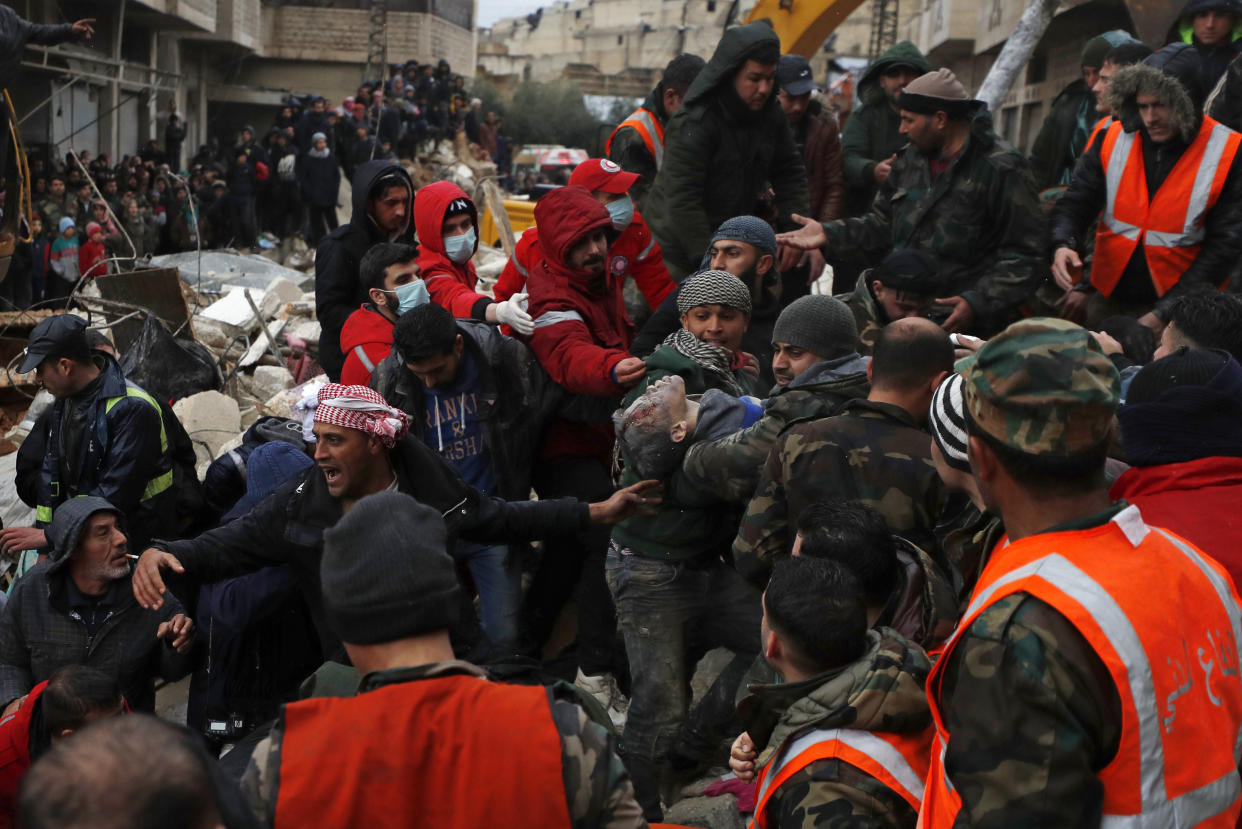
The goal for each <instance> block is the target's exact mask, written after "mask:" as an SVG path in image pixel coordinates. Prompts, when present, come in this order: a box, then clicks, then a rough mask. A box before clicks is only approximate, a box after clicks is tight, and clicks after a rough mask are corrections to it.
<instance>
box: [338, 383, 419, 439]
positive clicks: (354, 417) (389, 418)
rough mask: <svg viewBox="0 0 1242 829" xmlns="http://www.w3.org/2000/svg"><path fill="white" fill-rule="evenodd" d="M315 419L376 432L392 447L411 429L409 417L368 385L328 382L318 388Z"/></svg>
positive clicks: (371, 433)
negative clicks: (390, 404) (343, 384)
mask: <svg viewBox="0 0 1242 829" xmlns="http://www.w3.org/2000/svg"><path fill="white" fill-rule="evenodd" d="M316 403H317V405H316V406H315V422H316V423H329V424H331V425H333V426H343V427H345V428H346V429H357V430H358V431H360V432H365V433H366V434H368V435H375V436H376V437H377V438H379V439H380V442H381V443H383V444H384V446H386V447H387V448H389V449H391V448H393V447H394V446H396V445H397V441H399V440H401V438H402V437H404V436H405V433H406V432H408V431H409V429H410V416H409V415H407V414H406V413H405V412H403V411H401V410H400V409H394V408H393V407H392V406H389V405H388V404H387V403H386V402H385V401H384V398H383V397H381V396H380V395H379V393H378V392H375V391H373V390H372V389H369V388H367V387H366V386H342V385H341V384H340V383H328V384H327V385H325V386H324V387H323V388H321V389H320V390H319V394H318V399H317V401H316Z"/></svg>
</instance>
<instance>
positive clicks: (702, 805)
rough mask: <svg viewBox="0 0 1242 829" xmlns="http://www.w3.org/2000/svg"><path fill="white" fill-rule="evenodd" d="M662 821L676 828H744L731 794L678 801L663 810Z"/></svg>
mask: <svg viewBox="0 0 1242 829" xmlns="http://www.w3.org/2000/svg"><path fill="white" fill-rule="evenodd" d="M664 821H665V823H669V824H674V825H677V826H700V827H704V829H745V827H746V821H745V820H743V819H742V813H741V812H739V811H738V810H737V798H736V797H734V796H733V795H731V794H723V795H720V796H719V797H688V798H686V799H685V800H679V801H677V802H676V803H674V804H673V805H672V806H670V807H668V808H667V809H665V810H664Z"/></svg>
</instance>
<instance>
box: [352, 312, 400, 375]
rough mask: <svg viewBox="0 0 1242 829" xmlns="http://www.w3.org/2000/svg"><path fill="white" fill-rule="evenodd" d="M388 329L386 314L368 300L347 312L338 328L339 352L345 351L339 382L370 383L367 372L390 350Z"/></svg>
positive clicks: (390, 342) (390, 324) (389, 325)
mask: <svg viewBox="0 0 1242 829" xmlns="http://www.w3.org/2000/svg"><path fill="white" fill-rule="evenodd" d="M392 329H393V324H392V323H391V322H389V321H388V317H386V316H384V315H383V314H381V313H380V312H379V311H376V310H375V306H374V305H372V304H371V303H369V302H368V303H366V304H365V305H363V306H362V307H361V308H359V309H358V310H357V311H354V312H353V313H352V314H350V315H349V319H347V320H345V325H344V327H342V328H341V352H342V353H344V355H345V367H344V368H342V369H341V382H342V383H343V384H345V385H347V386H353V385H358V386H369V385H370V384H371V372H372V371H374V370H375V367H376V366H378V365H379V364H380V363H381V362H382V361H383V360H384V358H385V357H387V356H388V355H389V353H391V352H392ZM363 357H365V358H366V359H365V360H363Z"/></svg>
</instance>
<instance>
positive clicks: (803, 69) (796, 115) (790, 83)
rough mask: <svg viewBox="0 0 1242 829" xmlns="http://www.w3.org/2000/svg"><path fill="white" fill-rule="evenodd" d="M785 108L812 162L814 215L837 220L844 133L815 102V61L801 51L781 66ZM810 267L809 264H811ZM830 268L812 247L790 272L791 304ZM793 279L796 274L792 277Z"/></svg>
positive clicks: (841, 206)
mask: <svg viewBox="0 0 1242 829" xmlns="http://www.w3.org/2000/svg"><path fill="white" fill-rule="evenodd" d="M777 78H778V80H779V81H780V92H779V97H780V102H781V109H783V110H785V117H786V118H788V119H789V126H790V129H792V130H793V135H794V140H795V141H796V142H797V143H798V149H800V150H802V158H803V161H804V162H805V163H806V177H807V185H808V188H809V189H810V194H811V215H812V216H814V217H815V218H816V219H818V220H819V221H821V222H831V221H833V220H835V219H839V218H841V217H842V216H843V215H844V214H845V173H844V172H843V170H842V160H843V153H842V150H841V131H840V129H839V128H838V126H837V119H836V117H835V116H834V115H833V114H832V110H830V109H828V108H826V107H824V106H823V105H822V104H820V102H819V101H813V100H811V94H812V93H813V92H815V90H816V89H818V87H817V86H816V84H815V80H814V78H813V77H812V75H811V64H810V63H809V62H808V61H807V59H806V58H804V57H802V56H801V55H782V56H781V62H780V65H779V67H778V68H777ZM808 265H809V268H808V267H807V266H808ZM823 270H824V256H823V254H822V253H821V252H820V251H818V250H812V251H807V253H806V255H805V256H804V257H803V258H802V260H801V262H799V267H798V268H796V269H794V270H793V271H792V272H791V273H787V274H785V283H786V284H785V286H784V290H783V293H782V298H783V300H784V301H785V302H786V303H789V302H792V301H793V300H794V299H797V298H798V297H799V296H802V295H804V294H806V293H808V292H809V291H808V283H809V282H810V281H811V280H814V279H818V278H819V275H820V273H821V272H823ZM791 277H793V278H791Z"/></svg>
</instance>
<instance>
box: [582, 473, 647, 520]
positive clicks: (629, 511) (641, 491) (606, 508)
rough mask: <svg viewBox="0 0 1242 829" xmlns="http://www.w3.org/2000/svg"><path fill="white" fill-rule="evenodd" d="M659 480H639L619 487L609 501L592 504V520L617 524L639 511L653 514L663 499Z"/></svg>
mask: <svg viewBox="0 0 1242 829" xmlns="http://www.w3.org/2000/svg"><path fill="white" fill-rule="evenodd" d="M660 489H661V486H660V482H659V481H639V482H638V483H636V484H632V485H630V486H627V487H625V488H624V489H618V490H617V491H616V492H614V493H613V494H612V497H611V498H609V499H608V500H607V501H600V502H599V503H596V504H590V505H589V506H590V508H591V521H592V523H595V524H615V523H617V522H618V521H624V520H625V519H626V518H629V517H630V516H631V515H635V514H637V513H645V514H648V515H649V514H651V513H653V512H655V507H656V505H657V504H659V503H660V501H661V500H662V499H661V498H660V496H659V493H660Z"/></svg>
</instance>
